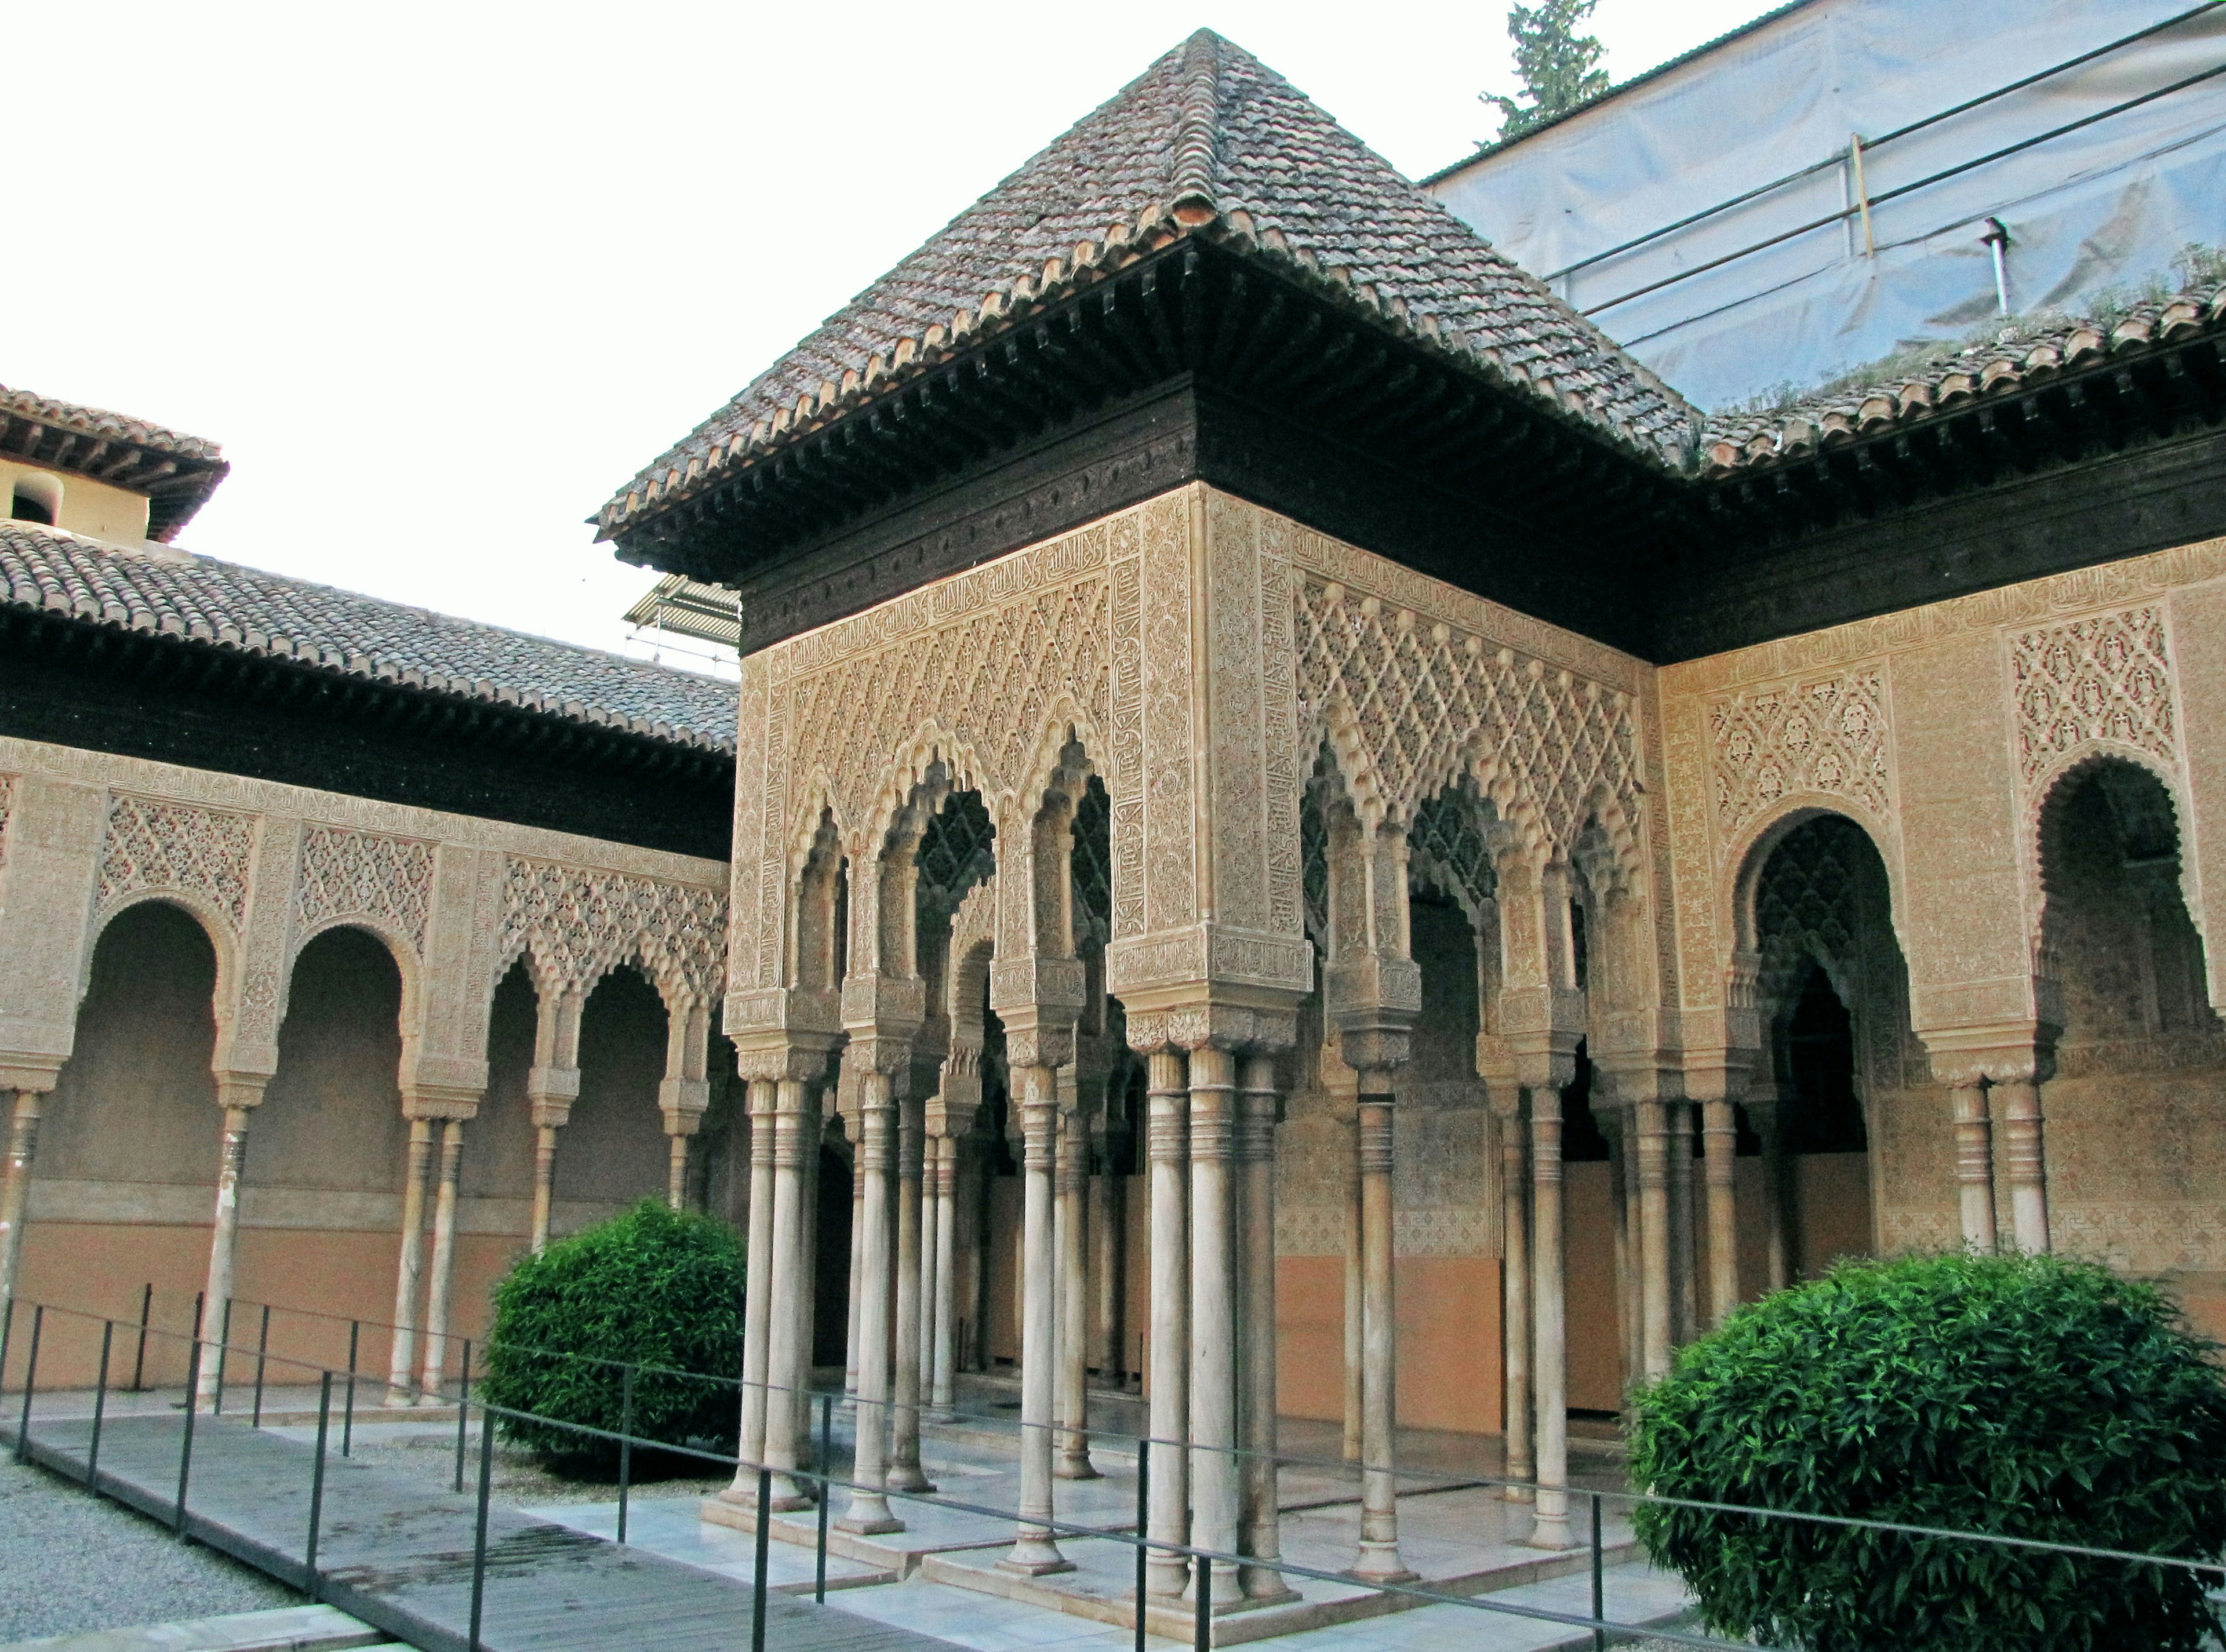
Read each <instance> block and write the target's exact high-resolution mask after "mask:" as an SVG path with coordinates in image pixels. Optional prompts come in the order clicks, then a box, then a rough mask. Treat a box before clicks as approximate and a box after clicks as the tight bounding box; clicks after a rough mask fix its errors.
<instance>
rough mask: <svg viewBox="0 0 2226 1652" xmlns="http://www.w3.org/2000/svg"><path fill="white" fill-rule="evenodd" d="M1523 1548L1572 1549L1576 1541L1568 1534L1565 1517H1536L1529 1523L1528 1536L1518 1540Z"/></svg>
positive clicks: (1567, 1524) (1567, 1518) (1567, 1523)
mask: <svg viewBox="0 0 2226 1652" xmlns="http://www.w3.org/2000/svg"><path fill="white" fill-rule="evenodd" d="M1519 1541H1521V1543H1522V1545H1523V1547H1525V1548H1535V1549H1554V1550H1561V1549H1573V1548H1574V1547H1576V1546H1577V1540H1576V1539H1575V1538H1574V1537H1573V1536H1571V1535H1570V1534H1569V1517H1568V1515H1534V1516H1532V1518H1531V1522H1530V1535H1529V1536H1528V1537H1525V1538H1523V1539H1521V1540H1519Z"/></svg>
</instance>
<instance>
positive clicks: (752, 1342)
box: [720, 1044, 828, 1510]
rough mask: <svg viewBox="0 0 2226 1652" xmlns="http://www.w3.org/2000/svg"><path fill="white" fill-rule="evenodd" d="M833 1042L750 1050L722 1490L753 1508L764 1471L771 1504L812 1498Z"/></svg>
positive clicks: (792, 1505) (792, 1504) (793, 1504)
mask: <svg viewBox="0 0 2226 1652" xmlns="http://www.w3.org/2000/svg"><path fill="white" fill-rule="evenodd" d="M827 1049H828V1045H826V1044H817V1045H792V1046H790V1047H788V1048H786V1049H776V1050H774V1051H773V1052H760V1053H759V1054H758V1055H757V1056H756V1057H755V1058H754V1059H753V1058H750V1057H746V1058H745V1061H746V1067H745V1071H746V1075H747V1077H748V1085H749V1090H748V1108H749V1119H750V1211H749V1221H750V1229H749V1254H748V1256H747V1262H746V1265H747V1269H748V1273H747V1281H746V1284H745V1287H744V1299H743V1321H742V1414H741V1459H742V1461H743V1463H744V1464H745V1465H751V1466H746V1467H744V1468H743V1469H742V1470H741V1471H740V1472H739V1473H738V1474H737V1475H736V1477H735V1484H733V1485H732V1486H730V1487H728V1489H727V1490H725V1491H723V1492H722V1493H721V1494H720V1496H722V1498H723V1499H725V1500H726V1501H728V1502H730V1503H736V1504H739V1505H741V1506H743V1507H749V1508H754V1506H755V1504H756V1501H757V1471H756V1468H755V1466H754V1465H759V1464H763V1465H766V1467H768V1468H770V1469H772V1470H773V1488H772V1490H773V1508H774V1509H777V1510H789V1509H801V1508H804V1507H805V1506H807V1505H808V1504H809V1503H811V1497H810V1496H808V1495H807V1493H806V1490H805V1483H803V1482H801V1481H799V1480H798V1479H797V1478H796V1477H794V1474H793V1472H792V1471H795V1470H797V1469H800V1468H802V1467H804V1466H805V1452H807V1451H808V1449H809V1442H810V1439H811V1393H810V1387H811V1343H812V1331H813V1322H814V1318H815V1313H814V1307H815V1275H816V1272H817V1229H818V1219H817V1213H818V1199H819V1141H820V1133H821V1116H822V1113H821V1102H820V1096H819V1088H820V1087H819V1084H818V1083H817V1079H818V1077H819V1076H820V1074H821V1073H822V1072H823V1071H824V1068H825V1065H826V1058H827Z"/></svg>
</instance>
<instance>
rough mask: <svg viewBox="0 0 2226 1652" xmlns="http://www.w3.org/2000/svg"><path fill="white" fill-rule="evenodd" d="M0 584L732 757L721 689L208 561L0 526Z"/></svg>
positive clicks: (98, 613)
mask: <svg viewBox="0 0 2226 1652" xmlns="http://www.w3.org/2000/svg"><path fill="white" fill-rule="evenodd" d="M0 581H4V588H0V602H5V603H7V604H8V605H10V606H12V607H19V608H35V609H41V610H44V611H47V612H50V613H60V614H67V615H70V616H72V617H73V618H76V619H85V620H90V621H93V622H96V623H99V624H105V625H109V626H116V627H118V628H119V629H122V630H128V631H138V632H149V633H151V634H156V635H167V636H172V637H180V638H187V639H194V640H198V641H200V642H204V643H209V644H213V645H218V646H220V647H229V648H236V649H239V650H241V651H244V652H247V653H251V654H261V655H266V656H270V657H272V658H282V659H290V660H296V661H299V662H302V663H303V664H309V665H314V666H321V667H323V668H325V669H327V670H334V671H339V672H342V673H345V674H346V675H348V676H351V677H367V678H371V679H374V680H376V681H379V682H385V683H404V684H407V685H409V686H411V687H414V688H421V689H427V690H429V691H432V692H436V693H446V694H452V695H460V696H465V697H467V698H470V699H474V700H484V701H488V702H494V703H498V704H502V705H513V706H520V707H524V708H527V709H530V710H533V711H538V712H542V713H544V714H546V715H551V716H556V717H560V718H563V719H565V720H566V721H573V722H579V723H586V724H593V725H595V726H598V727H601V728H618V729H624V730H626V731H627V732H629V733H632V734H645V735H648V736H651V737H652V738H654V739H658V740H671V741H675V742H677V743H678V744H680V745H683V746H689V747H697V748H699V749H702V750H706V751H727V752H731V751H732V750H733V749H734V745H735V694H736V690H735V686H734V685H733V684H732V683H725V682H722V681H720V680H719V679H717V678H715V677H698V676H696V674H695V673H693V672H689V671H677V670H673V669H671V667H669V666H664V665H657V664H651V663H650V662H648V661H646V660H635V659H628V658H626V657H624V656H623V655H619V654H607V653H604V652H603V651H601V650H599V649H593V648H581V647H578V646H576V645H573V644H570V643H560V642H553V641H551V640H550V639H547V638H545V637H531V636H528V635H526V634H525V632H517V631H506V630H504V629H503V628H502V627H500V626H486V625H480V624H479V623H478V622H477V621H475V620H471V619H456V618H455V617H454V616H452V615H449V614H445V613H434V612H433V611H432V610H430V609H429V608H414V607H407V606H405V605H404V604H402V603H398V602H383V601H380V600H378V598H376V597H368V596H362V595H359V594H357V593H355V592H353V591H341V590H336V589H334V588H333V587H331V586H328V585H315V584H312V583H311V582H309V581H307V580H297V579H288V578H286V577H284V576H283V575H277V574H266V573H263V572H261V571H259V570H258V569H252V568H243V567H241V566H239V564H238V563H236V562H219V561H217V560H216V559H215V558H214V557H211V556H193V555H190V554H188V553H187V552H185V551H180V550H160V551H155V550H133V549H130V548H127V547H124V546H118V545H111V544H105V543H101V542H100V541H99V540H93V539H86V538H83V537H79V535H76V534H73V533H66V532H63V531H61V530H60V529H57V528H46V527H40V526H37V525H35V524H31V523H28V522H0Z"/></svg>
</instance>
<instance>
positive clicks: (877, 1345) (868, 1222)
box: [835, 1069, 904, 1536]
mask: <svg viewBox="0 0 2226 1652" xmlns="http://www.w3.org/2000/svg"><path fill="white" fill-rule="evenodd" d="M896 1110H897V1108H896V1101H895V1098H894V1096H893V1095H892V1094H891V1092H890V1077H889V1075H888V1074H887V1073H885V1072H876V1071H871V1070H870V1069H869V1070H868V1071H866V1072H865V1073H864V1074H863V1075H862V1077H861V1079H860V1083H859V1086H858V1158H857V1166H858V1188H859V1191H860V1195H861V1204H860V1207H859V1209H860V1212H861V1216H862V1229H861V1231H860V1233H859V1236H858V1241H857V1242H856V1243H855V1244H854V1245H853V1246H852V1247H851V1251H850V1254H851V1255H853V1256H855V1258H856V1259H857V1266H858V1273H859V1275H860V1277H859V1279H858V1280H857V1297H858V1335H857V1345H858V1355H857V1360H858V1411H857V1456H856V1458H855V1467H854V1468H853V1469H852V1470H851V1471H850V1477H851V1479H852V1480H853V1481H854V1482H855V1483H856V1484H855V1490H852V1492H851V1493H850V1507H849V1511H848V1512H847V1513H845V1514H844V1515H843V1517H842V1518H841V1519H840V1520H838V1521H836V1522H835V1523H836V1526H838V1527H839V1528H842V1529H843V1531H846V1532H855V1533H856V1534H860V1535H862V1536H871V1535H875V1534H881V1533H884V1532H899V1531H902V1530H903V1529H904V1522H902V1521H900V1520H899V1519H897V1518H896V1516H895V1515H893V1514H891V1513H890V1512H889V1500H888V1496H887V1485H888V1465H889V1458H888V1450H889V1397H890V1381H889V1379H890V1371H889V1335H890V1325H889V1283H890V1280H889V1270H890V1268H892V1267H893V1266H894V1261H895V1258H894V1237H895V1236H894V1231H893V1230H894V1225H895V1223H894V1217H895V1215H896V1211H895V1208H894V1206H895V1189H894V1185H893V1184H894V1179H895V1178H894V1172H895V1169H896V1147H897V1143H896V1140H895V1138H896V1134H897V1119H896Z"/></svg>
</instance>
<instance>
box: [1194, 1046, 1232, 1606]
mask: <svg viewBox="0 0 2226 1652" xmlns="http://www.w3.org/2000/svg"><path fill="white" fill-rule="evenodd" d="M1236 1137H1237V1061H1236V1058H1235V1057H1234V1056H1232V1055H1231V1054H1230V1053H1229V1052H1227V1051H1226V1050H1218V1049H1215V1048H1214V1047H1213V1046H1212V1045H1200V1046H1199V1047H1198V1048H1197V1049H1194V1050H1192V1052H1190V1443H1191V1445H1192V1452H1191V1454H1190V1501H1191V1519H1190V1541H1191V1547H1193V1548H1202V1549H1217V1550H1219V1551H1220V1552H1221V1553H1223V1554H1234V1553H1235V1552H1236V1549H1237V1514H1238V1490H1237V1481H1238V1473H1237V1458H1235V1456H1234V1455H1233V1454H1232V1453H1233V1452H1235V1450H1236V1448H1237V1275H1236V1260H1237V1258H1236V1234H1235V1232H1234V1217H1235V1216H1236V1202H1235V1197H1234V1195H1235V1191H1236V1190H1235V1183H1234V1179H1233V1177H1232V1176H1231V1159H1232V1157H1233V1155H1234V1153H1235V1150H1236V1146H1237V1141H1236ZM1241 1594H1242V1590H1241V1588H1240V1587H1239V1585H1238V1582H1237V1567H1236V1566H1235V1564H1234V1563H1233V1562H1231V1561H1224V1560H1216V1561H1214V1562H1213V1563H1212V1595H1213V1600H1214V1603H1215V1604H1224V1603H1227V1602H1231V1601H1235V1600H1237V1599H1238V1598H1240V1597H1241Z"/></svg>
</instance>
